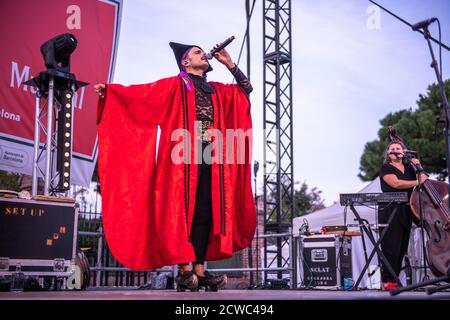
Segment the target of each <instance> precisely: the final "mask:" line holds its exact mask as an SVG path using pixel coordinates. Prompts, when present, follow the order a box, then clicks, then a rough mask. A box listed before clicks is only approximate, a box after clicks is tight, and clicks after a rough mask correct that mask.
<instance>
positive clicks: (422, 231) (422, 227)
mask: <svg viewBox="0 0 450 320" xmlns="http://www.w3.org/2000/svg"><path fill="white" fill-rule="evenodd" d="M408 162H409V164H411V165H412V167H413V168H414V170H415V171H416V175H417V181H418V185H417V189H418V191H419V225H420V237H421V243H422V254H423V269H424V273H425V275H424V277H423V278H422V280H421V281H424V280H425V279H428V268H427V265H428V264H427V255H426V247H425V224H424V219H423V195H422V193H423V188H422V177H421V173H422V172H423V169H422V167H418V166H416V165H415V164H413V163H412V162H411V160H410V159H409V158H408Z"/></svg>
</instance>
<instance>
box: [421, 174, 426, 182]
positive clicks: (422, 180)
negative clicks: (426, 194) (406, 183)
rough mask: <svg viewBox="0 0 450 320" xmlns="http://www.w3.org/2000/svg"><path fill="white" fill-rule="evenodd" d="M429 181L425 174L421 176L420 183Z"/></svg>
mask: <svg viewBox="0 0 450 320" xmlns="http://www.w3.org/2000/svg"><path fill="white" fill-rule="evenodd" d="M427 179H428V176H427V175H426V174H425V173H421V174H420V181H421V182H422V183H423V182H424V181H425V180H427Z"/></svg>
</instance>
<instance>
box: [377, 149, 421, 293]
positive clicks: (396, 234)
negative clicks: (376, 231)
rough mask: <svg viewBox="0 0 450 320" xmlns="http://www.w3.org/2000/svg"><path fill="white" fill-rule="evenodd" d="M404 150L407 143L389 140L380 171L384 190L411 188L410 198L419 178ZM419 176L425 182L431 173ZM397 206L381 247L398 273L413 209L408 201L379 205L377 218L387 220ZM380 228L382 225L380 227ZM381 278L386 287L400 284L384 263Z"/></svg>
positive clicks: (409, 231)
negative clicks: (407, 159) (407, 160)
mask: <svg viewBox="0 0 450 320" xmlns="http://www.w3.org/2000/svg"><path fill="white" fill-rule="evenodd" d="M405 150H406V147H405V145H404V144H403V143H402V142H400V141H393V142H391V143H389V145H388V146H387V148H386V152H385V159H384V163H383V165H382V166H381V169H380V172H379V175H380V183H381V190H382V191H383V192H408V198H409V197H410V196H411V193H412V191H413V188H414V187H416V186H417V185H418V184H419V182H418V180H417V175H416V172H415V169H414V168H413V166H412V165H411V164H410V163H409V162H406V161H404V158H403V156H404V152H405ZM410 161H411V162H412V163H413V164H414V165H420V162H419V160H418V159H411V160H410ZM420 178H421V181H422V182H423V181H425V180H426V179H428V176H427V175H426V174H423V173H421V175H420ZM395 206H397V213H396V215H395V217H394V219H393V220H392V222H391V224H390V225H389V228H388V230H387V232H386V235H385V236H384V238H383V239H382V241H381V250H382V252H383V254H384V255H385V256H386V259H387V260H388V262H389V264H390V265H391V266H392V268H393V269H394V271H395V273H396V275H397V276H398V275H399V274H400V271H401V268H402V263H403V258H404V256H405V254H406V252H407V250H408V244H409V236H410V233H411V226H412V217H413V213H412V212H411V208H410V207H409V204H405V203H402V204H386V205H380V206H379V208H378V222H379V223H380V224H385V223H387V221H388V219H389V216H390V215H391V214H392V212H393V210H394V207H395ZM381 232H382V229H381V230H380V233H381ZM381 280H382V282H383V288H384V289H385V290H392V289H395V288H397V287H398V284H397V283H396V281H395V280H394V279H392V277H391V275H390V273H389V272H388V270H387V269H386V267H385V266H384V264H382V266H381Z"/></svg>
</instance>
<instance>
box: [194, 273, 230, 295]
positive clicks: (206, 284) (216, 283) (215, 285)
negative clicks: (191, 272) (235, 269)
mask: <svg viewBox="0 0 450 320" xmlns="http://www.w3.org/2000/svg"><path fill="white" fill-rule="evenodd" d="M197 278H198V287H199V288H200V287H203V288H205V291H218V290H219V289H221V288H223V287H225V285H226V284H227V276H226V275H224V274H222V275H215V274H212V273H209V272H208V271H205V276H204V277H201V276H198V275H197Z"/></svg>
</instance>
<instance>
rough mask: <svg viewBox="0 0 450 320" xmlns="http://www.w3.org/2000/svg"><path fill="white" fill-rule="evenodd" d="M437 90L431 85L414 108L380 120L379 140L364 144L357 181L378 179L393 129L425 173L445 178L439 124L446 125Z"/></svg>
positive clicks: (447, 83) (448, 82) (448, 87)
mask: <svg viewBox="0 0 450 320" xmlns="http://www.w3.org/2000/svg"><path fill="white" fill-rule="evenodd" d="M445 90H446V92H447V96H450V79H449V80H446V81H445ZM441 101H442V100H441V96H440V94H439V88H438V86H437V85H436V84H433V85H430V86H429V87H428V89H427V94H426V95H422V94H419V100H417V102H416V103H417V108H415V110H413V109H412V108H410V109H408V110H400V111H397V112H394V113H389V114H388V115H387V116H385V117H384V118H383V119H381V120H380V124H381V128H380V130H379V131H378V139H376V140H374V141H370V142H368V143H366V145H365V147H364V152H363V155H362V156H361V160H360V173H359V174H358V177H359V178H360V179H361V180H363V181H371V180H373V179H375V178H376V177H377V176H378V170H379V169H380V166H381V164H382V162H383V157H384V152H385V149H386V146H387V144H388V143H389V136H388V131H387V128H388V126H394V127H395V129H396V131H397V134H398V135H399V136H400V137H402V139H403V140H404V141H405V143H406V145H407V147H408V149H412V150H416V151H417V152H418V154H419V158H420V161H421V163H422V166H423V167H424V169H425V170H426V171H427V172H428V173H434V174H438V175H439V179H440V180H444V179H445V178H446V176H447V171H446V168H447V165H446V161H445V157H446V147H445V139H444V135H443V130H442V129H443V127H442V124H443V123H444V124H445V121H444V120H445V117H444V115H443V110H442V109H443V108H442V103H441Z"/></svg>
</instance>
